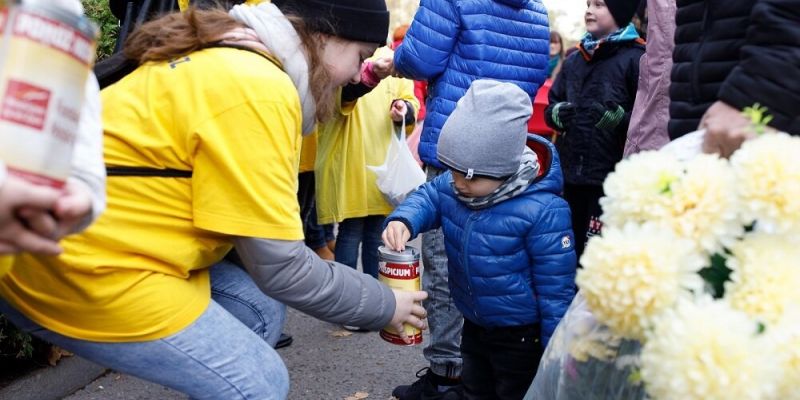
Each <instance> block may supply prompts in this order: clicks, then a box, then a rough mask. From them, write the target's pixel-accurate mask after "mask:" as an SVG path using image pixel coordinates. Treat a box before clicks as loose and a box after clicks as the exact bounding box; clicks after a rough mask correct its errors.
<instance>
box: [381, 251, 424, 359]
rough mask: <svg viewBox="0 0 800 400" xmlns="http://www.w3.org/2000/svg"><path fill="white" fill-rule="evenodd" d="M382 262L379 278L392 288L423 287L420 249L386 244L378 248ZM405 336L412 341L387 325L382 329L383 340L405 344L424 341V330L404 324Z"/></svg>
mask: <svg viewBox="0 0 800 400" xmlns="http://www.w3.org/2000/svg"><path fill="white" fill-rule="evenodd" d="M378 255H379V257H380V262H379V266H378V280H380V281H381V282H383V283H385V284H386V286H389V287H390V288H392V289H397V290H407V291H418V290H420V287H421V282H420V275H419V255H420V254H419V251H418V250H417V249H415V248H413V247H409V246H406V249H405V250H404V251H401V252H399V251H392V250H390V249H389V248H387V247H385V246H381V247H379V248H378ZM403 328H404V332H403V333H404V334H405V336H409V337H411V343H406V342H404V341H403V338H402V337H401V336H400V335H399V334H398V332H397V331H396V330H395V329H394V328H392V327H390V326H387V327H385V328H383V329H381V331H380V335H381V338H383V340H385V341H387V342H389V343H393V344H399V345H403V346H413V345H415V344H420V343H422V331H421V330H419V328H417V327H415V326H412V325H409V324H405V325H403Z"/></svg>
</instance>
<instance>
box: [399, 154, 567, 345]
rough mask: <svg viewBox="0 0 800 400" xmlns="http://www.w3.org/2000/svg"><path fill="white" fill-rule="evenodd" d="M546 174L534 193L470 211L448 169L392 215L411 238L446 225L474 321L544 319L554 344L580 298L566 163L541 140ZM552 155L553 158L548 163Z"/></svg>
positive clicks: (456, 283) (453, 282)
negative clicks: (563, 168)
mask: <svg viewBox="0 0 800 400" xmlns="http://www.w3.org/2000/svg"><path fill="white" fill-rule="evenodd" d="M537 143H538V145H537V146H536V147H538V150H539V151H537V154H538V155H539V162H540V164H541V168H542V171H543V174H542V175H540V177H539V178H537V181H535V182H534V183H533V184H532V185H531V186H529V187H528V189H527V190H525V191H524V192H522V193H521V194H519V195H518V196H517V197H514V198H511V199H508V200H506V201H503V202H501V203H499V204H496V205H494V206H492V207H489V208H486V209H482V210H470V209H469V208H467V207H466V206H464V204H463V203H461V202H460V201H459V200H458V198H457V197H456V196H455V193H454V192H453V187H452V186H451V182H452V179H453V178H452V175H451V174H450V172H447V173H444V174H442V175H440V176H438V177H436V178H435V179H434V180H432V181H430V182H428V183H426V184H424V185H422V186H421V187H420V188H419V189H418V190H417V191H416V192H414V193H413V194H411V195H410V196H409V197H408V199H406V201H405V202H403V204H401V205H400V206H399V207H397V208H396V209H395V211H394V212H393V213H392V214H391V215H390V216H389V217H388V218H387V220H386V221H387V223H388V222H390V221H393V220H399V221H402V222H404V223H405V224H406V225H407V226H408V227H409V229H410V230H411V234H412V237H414V236H416V235H418V234H420V233H423V232H425V231H428V230H430V229H435V228H438V227H440V226H441V227H442V230H443V232H444V237H445V249H446V251H447V258H448V268H449V273H450V278H449V284H450V293H451V295H452V296H453V300H454V301H455V304H456V307H458V309H459V311H461V313H462V314H464V317H465V318H467V319H469V320H470V321H472V322H474V323H476V324H478V325H480V326H484V327H495V326H516V325H525V324H532V323H537V322H539V323H541V328H542V343H543V344H544V345H547V342H548V341H549V340H550V336H551V335H552V334H553V330H555V328H556V326H557V325H558V322H559V321H560V320H561V317H562V316H563V315H564V313H565V312H566V311H567V307H569V304H570V302H571V301H572V298H573V296H574V295H575V284H574V281H575V268H576V265H577V260H576V257H575V250H574V246H573V243H574V238H573V235H572V228H571V218H570V211H569V206H568V205H567V203H566V202H565V201H564V199H562V198H561V197H559V193H560V192H561V188H562V186H563V178H562V176H561V166H560V165H559V161H558V156H557V154H556V153H555V149H554V148H553V146H552V145H551V144H550V143H549V142H548V141H546V140H544V139H540V140H538V142H537ZM548 160H551V162H548Z"/></svg>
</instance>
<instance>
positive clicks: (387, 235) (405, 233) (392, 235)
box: [381, 221, 411, 251]
mask: <svg viewBox="0 0 800 400" xmlns="http://www.w3.org/2000/svg"><path fill="white" fill-rule="evenodd" d="M381 239H383V243H384V244H385V245H386V247H388V248H390V249H392V250H394V251H403V250H405V249H406V242H408V239H411V232H410V231H409V230H408V227H407V226H406V224H404V223H402V222H400V221H392V222H389V224H388V225H386V229H384V230H383V234H382V235H381Z"/></svg>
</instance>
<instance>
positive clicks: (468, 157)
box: [436, 79, 532, 179]
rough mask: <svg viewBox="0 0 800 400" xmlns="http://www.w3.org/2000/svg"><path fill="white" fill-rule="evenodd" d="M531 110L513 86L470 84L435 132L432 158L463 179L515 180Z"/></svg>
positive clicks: (527, 98) (485, 81)
mask: <svg viewBox="0 0 800 400" xmlns="http://www.w3.org/2000/svg"><path fill="white" fill-rule="evenodd" d="M531 107H532V105H531V98H530V96H528V94H527V93H525V91H524V90H522V89H521V88H520V87H519V86H517V85H515V84H513V83H505V82H497V81H493V80H489V79H479V80H476V81H475V82H472V85H471V86H470V87H469V89H468V90H467V93H466V94H464V97H462V98H461V99H460V100H459V101H458V103H457V104H456V108H455V110H453V113H452V114H450V117H449V118H447V121H446V122H445V123H444V126H443V127H442V131H441V133H439V143H438V144H437V150H436V156H437V157H438V158H439V161H441V162H442V164H444V165H445V166H447V167H448V168H451V169H454V170H456V171H459V172H462V173H464V174H465V175H466V176H467V179H471V178H472V177H473V176H483V177H489V178H504V177H507V176H511V175H513V174H514V173H515V172H517V169H518V168H519V166H520V163H521V157H522V152H523V150H525V141H526V139H527V136H528V120H529V119H530V117H531V112H532V108H531Z"/></svg>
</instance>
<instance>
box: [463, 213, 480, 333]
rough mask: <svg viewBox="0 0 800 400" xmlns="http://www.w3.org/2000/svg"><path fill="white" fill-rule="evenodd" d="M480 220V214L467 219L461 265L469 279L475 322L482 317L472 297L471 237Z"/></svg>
mask: <svg viewBox="0 0 800 400" xmlns="http://www.w3.org/2000/svg"><path fill="white" fill-rule="evenodd" d="M477 219H478V213H473V214H471V215H470V216H469V218H467V226H466V227H465V228H464V240H463V243H462V247H463V249H464V251H462V257H461V264H462V265H463V266H464V276H466V277H467V279H466V281H467V294H469V297H470V300H471V301H472V312H473V314H475V320H476V321H475V322H480V317H478V307H477V305H478V304H477V302H476V301H475V298H474V297H473V296H472V282H471V281H470V276H471V275H470V273H469V251H468V249H469V247H468V245H469V237H470V234H472V225H473V224H474V223H475V220H477Z"/></svg>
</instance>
